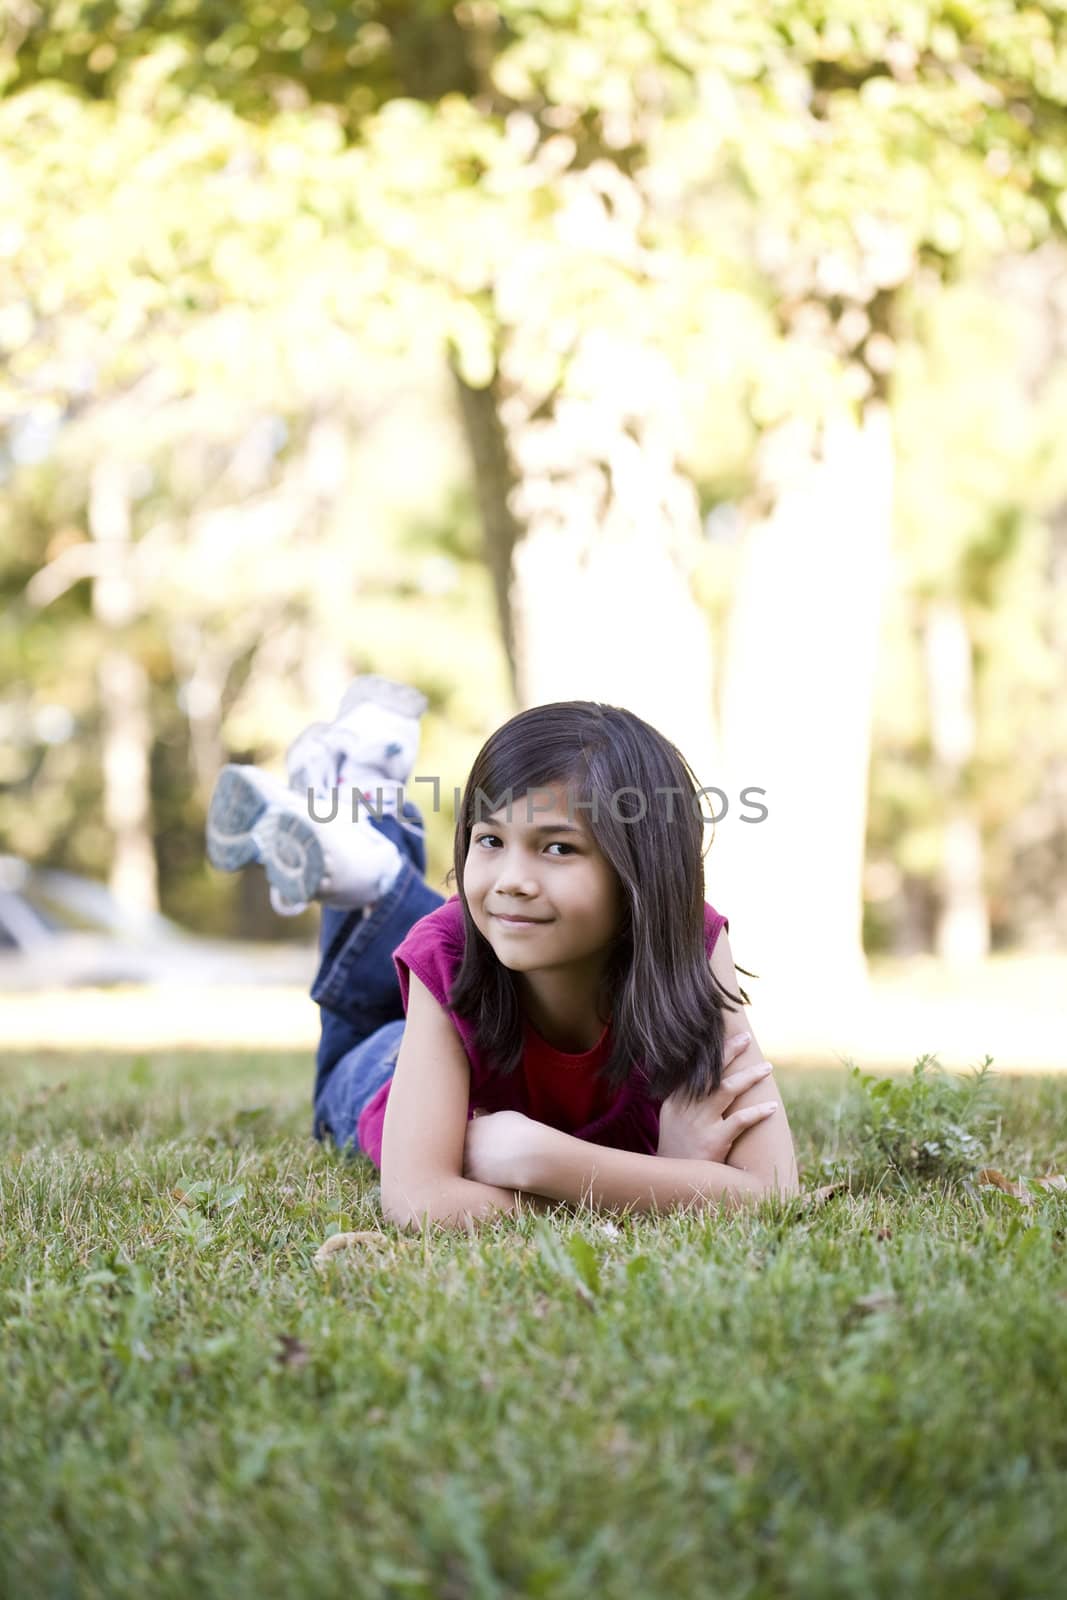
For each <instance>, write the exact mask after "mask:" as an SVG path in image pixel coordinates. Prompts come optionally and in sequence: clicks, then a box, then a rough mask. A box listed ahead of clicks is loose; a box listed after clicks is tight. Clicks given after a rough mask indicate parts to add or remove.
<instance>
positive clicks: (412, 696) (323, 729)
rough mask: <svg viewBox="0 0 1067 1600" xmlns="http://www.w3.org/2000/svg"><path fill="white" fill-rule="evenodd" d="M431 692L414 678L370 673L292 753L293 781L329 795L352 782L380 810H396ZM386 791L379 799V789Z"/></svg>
mask: <svg viewBox="0 0 1067 1600" xmlns="http://www.w3.org/2000/svg"><path fill="white" fill-rule="evenodd" d="M428 703H429V702H428V701H427V699H426V696H425V695H424V694H423V693H422V692H421V690H419V689H415V688H412V686H411V685H410V684H406V683H398V682H396V680H395V679H393V678H382V677H379V676H378V675H377V674H374V673H364V674H362V675H361V676H360V677H358V678H354V679H353V680H352V682H351V683H350V684H349V686H348V688H347V689H346V690H345V693H344V696H343V697H342V700H341V704H340V706H339V708H338V711H337V715H336V717H335V718H334V720H333V721H332V722H313V723H312V724H311V726H310V727H309V728H305V729H304V732H303V733H302V734H300V735H299V737H298V738H297V739H295V740H294V741H293V743H292V744H291V745H290V747H289V750H288V753H287V755H286V767H287V770H288V773H289V784H290V787H291V788H293V789H295V790H296V791H297V793H299V794H302V795H304V796H305V798H306V796H307V794H308V791H309V790H310V791H312V793H313V794H315V795H316V796H321V797H325V796H327V795H329V794H330V792H331V790H333V789H337V788H341V787H347V786H351V787H352V788H355V789H359V790H360V791H361V792H362V793H364V794H366V795H367V796H368V798H369V800H370V803H371V805H372V806H373V808H374V810H375V811H376V812H377V811H379V809H380V810H381V812H382V813H388V812H396V811H397V810H398V808H399V804H400V793H401V791H402V789H403V786H404V782H405V780H406V779H407V778H408V777H410V775H411V771H412V768H413V767H414V765H415V756H416V754H417V752H418V748H419V719H420V717H421V716H422V714H423V712H424V711H425V710H426V707H427V705H428ZM379 790H380V791H381V799H380V801H379V798H378V791H379Z"/></svg>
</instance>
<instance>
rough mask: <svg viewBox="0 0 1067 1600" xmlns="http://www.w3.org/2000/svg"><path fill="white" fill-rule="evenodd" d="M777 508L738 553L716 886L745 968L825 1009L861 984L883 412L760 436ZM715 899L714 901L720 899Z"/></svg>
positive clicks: (886, 509)
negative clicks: (816, 436) (727, 805)
mask: <svg viewBox="0 0 1067 1600" xmlns="http://www.w3.org/2000/svg"><path fill="white" fill-rule="evenodd" d="M762 472H763V482H764V484H765V485H766V486H767V487H768V488H769V490H770V492H771V495H772V504H773V510H772V511H771V512H770V514H769V515H767V516H766V517H764V518H763V519H762V520H761V521H760V522H759V523H757V524H756V525H755V526H753V527H752V528H751V530H750V532H749V534H748V536H747V538H746V541H745V545H744V547H743V550H742V554H741V560H740V567H739V572H738V580H737V585H736V589H735V593H734V602H733V608H732V612H731V617H730V625H729V642H728V647H727V661H726V679H725V683H724V691H723V730H722V731H723V743H724V772H725V774H726V779H727V783H726V785H724V786H725V787H727V788H728V790H729V793H730V796H731V804H732V803H733V796H735V795H737V796H740V795H741V793H742V791H744V790H745V789H746V788H748V787H749V786H752V787H754V788H758V789H762V790H764V791H766V792H765V794H764V795H763V796H762V797H753V800H754V799H755V798H759V799H760V802H761V804H762V805H763V806H765V807H766V808H767V815H766V817H765V818H763V819H762V820H757V821H752V820H745V819H746V817H747V818H751V817H752V816H753V815H754V812H753V810H752V808H751V805H750V806H749V808H748V809H742V810H741V813H740V815H739V816H738V817H737V820H736V821H735V820H734V813H733V812H731V813H730V815H729V817H728V819H727V820H726V821H724V823H723V826H722V828H721V829H720V838H719V841H718V843H717V845H716V860H715V862H714V864H713V868H712V882H713V884H714V885H715V886H716V888H717V892H718V893H719V896H720V899H721V901H722V905H723V909H724V910H725V911H726V912H727V913H728V914H729V915H730V917H731V943H732V946H733V948H734V950H735V953H736V954H737V957H738V959H739V960H741V961H742V962H744V964H745V965H746V966H748V967H751V968H753V969H754V970H755V971H756V972H758V973H759V974H760V975H761V977H763V978H765V979H767V980H769V981H773V983H774V984H775V985H776V986H777V988H778V992H779V994H780V995H781V994H783V993H784V991H786V990H788V993H789V1003H790V1004H791V1005H796V1006H797V1007H798V1008H800V1009H803V1008H804V1004H805V1001H806V1000H810V1003H811V1006H812V1007H813V1008H814V1009H816V1010H818V1011H821V1013H822V1014H823V1016H825V1014H826V1009H827V1007H828V1006H830V1005H832V1004H835V1003H836V999H837V998H838V997H842V998H843V997H849V998H851V999H855V998H857V997H860V996H862V994H863V992H864V990H865V987H866V962H865V958H864V954H863V938H862V921H863V918H862V911H863V863H864V847H865V835H866V823H867V779H868V767H869V763H870V750H871V728H872V709H873V697H874V686H875V672H876V667H877V658H878V636H879V625H880V619H881V612H882V601H883V590H884V587H885V584H886V580H887V576H888V562H889V554H890V545H891V529H892V484H893V444H892V434H891V431H890V418H889V414H888V411H887V409H886V407H885V406H884V405H883V404H881V403H880V402H877V403H873V404H871V405H869V406H868V408H867V411H866V413H865V415H864V417H863V419H862V421H861V422H858V423H857V422H854V421H852V420H851V419H848V418H839V419H836V420H835V421H833V422H832V423H829V424H827V425H826V428H825V431H824V434H823V439H822V449H821V452H820V453H819V454H818V455H816V453H815V451H814V450H813V441H812V439H811V437H810V436H809V435H808V434H807V433H806V432H805V428H804V425H803V424H794V425H791V426H790V428H789V429H788V430H783V431H782V432H781V433H780V434H779V435H778V436H777V437H774V436H771V437H769V438H768V439H767V441H766V442H765V450H764V456H763V467H762ZM716 903H718V902H716Z"/></svg>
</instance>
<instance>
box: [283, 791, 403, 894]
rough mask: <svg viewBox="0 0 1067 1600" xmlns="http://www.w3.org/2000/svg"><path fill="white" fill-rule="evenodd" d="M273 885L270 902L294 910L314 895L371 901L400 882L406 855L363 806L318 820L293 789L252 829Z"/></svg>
mask: <svg viewBox="0 0 1067 1600" xmlns="http://www.w3.org/2000/svg"><path fill="white" fill-rule="evenodd" d="M253 832H254V834H255V838H256V843H257V846H258V848H259V851H260V857H261V860H262V862H263V866H264V869H265V871H266V874H267V878H268V881H269V882H270V885H271V905H272V906H273V907H274V909H275V911H280V914H281V915H282V916H295V915H296V914H297V913H298V912H299V911H302V910H303V909H304V908H305V906H306V905H307V904H308V902H309V901H310V900H318V901H319V902H320V903H321V904H322V905H326V906H345V907H354V906H368V905H373V903H374V902H375V901H376V900H379V899H381V897H382V895H383V894H385V892H386V890H388V889H391V888H392V886H393V884H394V883H395V882H396V878H397V875H398V873H399V872H400V868H401V866H402V864H403V859H404V858H403V856H402V855H401V853H400V851H399V850H398V849H397V847H396V845H395V844H394V843H393V841H392V840H391V839H387V838H386V836H385V834H384V833H381V832H380V831H379V830H378V829H377V828H376V827H375V826H374V824H373V823H372V822H371V820H370V818H369V817H368V816H367V815H366V813H365V812H360V813H359V816H358V818H357V819H356V821H354V822H353V821H352V820H351V818H350V817H349V816H345V815H341V814H339V815H338V816H336V817H334V818H333V820H332V821H330V822H316V821H314V820H313V819H312V818H311V817H309V815H308V812H307V807H306V804H305V802H304V801H303V800H300V799H298V798H297V797H296V796H295V795H293V794H290V795H289V797H288V800H287V801H286V802H285V803H284V804H274V805H271V806H270V807H269V808H268V809H267V811H266V812H265V813H264V815H263V816H262V817H261V819H260V820H259V822H257V823H256V826H255V828H254V830H253ZM283 908H284V909H283Z"/></svg>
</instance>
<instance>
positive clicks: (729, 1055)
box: [722, 1033, 752, 1061]
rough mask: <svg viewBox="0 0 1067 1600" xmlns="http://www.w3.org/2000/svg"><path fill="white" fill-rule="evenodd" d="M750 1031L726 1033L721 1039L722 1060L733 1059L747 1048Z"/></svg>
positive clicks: (749, 1040) (750, 1038) (750, 1036)
mask: <svg viewBox="0 0 1067 1600" xmlns="http://www.w3.org/2000/svg"><path fill="white" fill-rule="evenodd" d="M751 1040H752V1035H751V1034H750V1033H728V1034H727V1035H726V1038H725V1039H724V1041H723V1047H722V1054H723V1060H724V1061H735V1060H736V1059H737V1057H738V1056H739V1055H741V1054H742V1053H743V1052H744V1051H745V1050H747V1049H748V1046H749V1044H750V1043H751Z"/></svg>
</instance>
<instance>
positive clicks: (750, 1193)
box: [522, 1123, 769, 1211]
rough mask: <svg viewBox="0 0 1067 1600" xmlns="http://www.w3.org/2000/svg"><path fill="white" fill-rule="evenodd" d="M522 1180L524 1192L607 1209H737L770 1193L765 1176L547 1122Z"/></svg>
mask: <svg viewBox="0 0 1067 1600" xmlns="http://www.w3.org/2000/svg"><path fill="white" fill-rule="evenodd" d="M523 1177H524V1181H523V1184H522V1187H523V1189H524V1190H527V1189H528V1190H532V1191H534V1192H535V1193H536V1194H539V1195H545V1196H546V1197H548V1198H549V1199H551V1200H556V1201H559V1200H568V1201H570V1202H571V1203H572V1204H576V1205H582V1204H589V1205H593V1206H596V1207H599V1208H602V1209H604V1210H608V1211H624V1210H628V1211H652V1210H661V1211H664V1210H668V1209H669V1208H670V1207H672V1206H681V1207H683V1209H685V1210H687V1211H688V1210H690V1209H693V1208H696V1209H701V1210H711V1211H716V1210H724V1211H735V1210H740V1209H741V1208H742V1207H743V1206H746V1205H749V1204H751V1203H752V1201H753V1200H755V1199H758V1198H759V1196H761V1195H764V1194H767V1193H768V1192H769V1191H768V1186H767V1185H766V1184H765V1183H764V1181H763V1179H762V1178H758V1177H756V1176H755V1175H754V1174H753V1173H750V1172H744V1171H742V1170H741V1169H739V1168H737V1167H728V1166H726V1165H725V1164H724V1163H723V1162H720V1161H691V1160H682V1159H678V1158H674V1157H670V1156H650V1155H642V1154H640V1153H639V1152H637V1151H633V1150H615V1149H612V1148H609V1147H608V1146H606V1145H599V1144H590V1143H589V1141H588V1140H586V1139H576V1138H575V1137H574V1136H573V1134H569V1133H562V1132H561V1131H560V1130H559V1129H558V1128H550V1127H548V1126H547V1125H545V1124H543V1123H542V1124H539V1125H538V1132H537V1135H536V1137H535V1138H534V1139H533V1140H532V1141H531V1150H530V1153H529V1157H528V1164H527V1166H526V1170H525V1172H524V1174H523Z"/></svg>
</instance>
